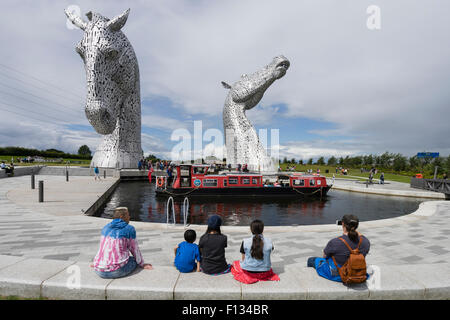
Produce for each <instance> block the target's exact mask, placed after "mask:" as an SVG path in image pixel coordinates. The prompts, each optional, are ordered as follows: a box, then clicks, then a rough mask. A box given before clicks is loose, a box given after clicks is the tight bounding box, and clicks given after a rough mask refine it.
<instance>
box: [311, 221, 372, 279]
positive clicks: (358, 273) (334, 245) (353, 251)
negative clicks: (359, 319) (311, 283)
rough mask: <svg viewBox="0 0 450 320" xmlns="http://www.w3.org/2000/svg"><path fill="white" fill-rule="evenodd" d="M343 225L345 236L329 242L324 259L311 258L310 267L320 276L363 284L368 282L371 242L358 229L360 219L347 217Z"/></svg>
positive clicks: (324, 252)
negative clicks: (367, 260) (367, 263)
mask: <svg viewBox="0 0 450 320" xmlns="http://www.w3.org/2000/svg"><path fill="white" fill-rule="evenodd" d="M339 224H342V230H343V235H342V236H340V237H338V238H334V239H332V240H330V241H329V242H328V244H327V245H326V247H325V249H324V250H323V258H318V257H311V258H309V259H308V263H307V265H308V267H313V268H315V269H316V271H317V273H318V275H319V276H321V277H324V278H326V279H329V280H332V281H337V282H343V283H345V284H351V283H362V282H364V281H366V280H367V278H368V275H367V271H366V261H365V256H366V255H367V253H369V250H370V242H369V240H368V239H367V238H366V237H365V236H363V235H362V234H360V233H359V232H358V231H356V229H357V228H358V225H359V219H358V218H357V217H356V216H354V215H345V216H343V217H342V220H340V221H338V225H339Z"/></svg>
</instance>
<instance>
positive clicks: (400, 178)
mask: <svg viewBox="0 0 450 320" xmlns="http://www.w3.org/2000/svg"><path fill="white" fill-rule="evenodd" d="M292 166H293V165H292V164H289V163H282V164H280V167H281V170H282V171H289V170H286V168H287V167H292ZM295 167H296V171H301V172H306V171H307V170H308V169H312V170H313V173H316V172H317V169H318V168H319V169H320V174H321V175H323V176H326V177H330V178H331V177H333V174H334V175H335V176H336V178H344V179H355V177H357V179H358V178H359V179H360V180H364V181H365V180H367V179H368V178H369V172H363V173H361V170H360V169H352V168H349V169H348V175H347V176H345V175H342V174H340V173H339V172H338V173H336V166H327V165H323V166H321V165H316V164H312V165H308V164H303V165H301V164H297V165H295ZM326 170H328V173H325V171H326ZM381 172H382V171H378V173H377V174H376V175H374V179H379V178H380V175H381ZM412 175H413V174H412V173H411V175H401V174H395V173H388V172H385V173H384V180H386V181H389V180H390V181H397V182H404V183H410V182H411V177H412ZM425 178H432V177H425Z"/></svg>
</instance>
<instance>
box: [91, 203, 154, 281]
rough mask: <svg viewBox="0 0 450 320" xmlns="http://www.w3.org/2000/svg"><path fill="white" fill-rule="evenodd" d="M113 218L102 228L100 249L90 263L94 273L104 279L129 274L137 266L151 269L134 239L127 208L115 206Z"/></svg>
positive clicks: (134, 231) (133, 230) (134, 232)
mask: <svg viewBox="0 0 450 320" xmlns="http://www.w3.org/2000/svg"><path fill="white" fill-rule="evenodd" d="M113 218H114V220H113V221H112V222H110V223H108V224H107V225H106V226H105V227H104V228H103V230H102V237H101V241H100V249H99V250H98V252H97V254H96V256H95V258H94V263H93V265H92V267H93V268H94V271H95V273H97V274H98V275H99V276H100V277H102V278H105V279H115V278H121V277H124V276H126V275H128V274H130V273H131V272H133V271H134V270H135V269H136V268H137V267H138V266H139V267H141V268H144V269H147V270H151V269H153V267H152V265H151V264H145V263H144V259H143V258H142V254H141V251H140V250H139V245H138V242H137V240H136V230H135V229H134V227H133V226H131V225H129V222H130V214H129V212H128V208H126V207H119V208H116V209H115V210H114V217H113ZM130 253H131V254H132V256H130Z"/></svg>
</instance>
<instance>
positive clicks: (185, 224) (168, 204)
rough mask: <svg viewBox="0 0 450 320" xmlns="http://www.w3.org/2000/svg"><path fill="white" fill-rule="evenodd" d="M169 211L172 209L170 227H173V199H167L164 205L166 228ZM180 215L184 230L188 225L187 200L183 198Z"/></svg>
mask: <svg viewBox="0 0 450 320" xmlns="http://www.w3.org/2000/svg"><path fill="white" fill-rule="evenodd" d="M171 205H172V206H171ZM170 209H172V220H173V223H172V225H173V226H175V225H176V222H177V221H176V215H175V205H174V200H173V197H169V199H167V204H166V225H167V226H169V213H170ZM181 213H182V215H183V227H185V228H186V227H187V226H188V225H189V224H188V223H187V221H188V217H189V198H188V197H185V198H184V201H183V207H182V208H181Z"/></svg>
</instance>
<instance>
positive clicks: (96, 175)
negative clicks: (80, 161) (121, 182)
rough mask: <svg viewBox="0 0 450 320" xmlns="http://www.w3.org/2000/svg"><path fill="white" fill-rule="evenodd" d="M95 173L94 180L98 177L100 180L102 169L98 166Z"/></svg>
mask: <svg viewBox="0 0 450 320" xmlns="http://www.w3.org/2000/svg"><path fill="white" fill-rule="evenodd" d="M94 174H95V177H94V180H97V179H98V181H100V170H99V169H98V167H97V166H96V167H95V168H94Z"/></svg>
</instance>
